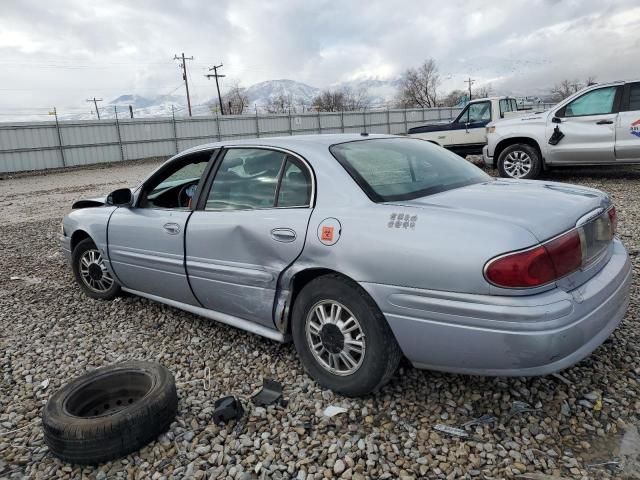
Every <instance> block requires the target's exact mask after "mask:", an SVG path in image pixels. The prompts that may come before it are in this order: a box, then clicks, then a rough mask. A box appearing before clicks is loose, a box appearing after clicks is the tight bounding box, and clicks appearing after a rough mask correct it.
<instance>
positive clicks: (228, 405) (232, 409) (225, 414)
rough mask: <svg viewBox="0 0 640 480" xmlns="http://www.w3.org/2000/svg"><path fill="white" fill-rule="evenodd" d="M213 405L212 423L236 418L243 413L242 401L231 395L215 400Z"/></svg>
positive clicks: (240, 416)
mask: <svg viewBox="0 0 640 480" xmlns="http://www.w3.org/2000/svg"><path fill="white" fill-rule="evenodd" d="M213 407H214V410H213V423H216V424H218V423H226V422H228V421H229V420H238V419H240V418H242V416H243V415H244V408H242V403H241V402H240V400H238V399H237V398H236V397H234V396H233V395H230V396H228V397H223V398H220V399H218V400H216V402H215V403H214V404H213Z"/></svg>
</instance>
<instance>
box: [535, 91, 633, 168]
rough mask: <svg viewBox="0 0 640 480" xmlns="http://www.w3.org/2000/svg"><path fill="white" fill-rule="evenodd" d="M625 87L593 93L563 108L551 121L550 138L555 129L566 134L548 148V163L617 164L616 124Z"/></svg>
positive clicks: (548, 129) (548, 125) (587, 93)
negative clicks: (622, 89)
mask: <svg viewBox="0 0 640 480" xmlns="http://www.w3.org/2000/svg"><path fill="white" fill-rule="evenodd" d="M621 93H622V91H621V87H618V86H609V87H602V88H597V89H595V90H590V91H588V92H586V93H584V94H583V95H581V96H579V97H578V98H576V99H574V100H572V101H571V102H570V103H568V104H566V105H565V106H563V107H561V108H560V109H559V110H557V111H556V112H555V115H553V116H552V117H551V118H550V119H549V123H548V124H547V127H546V137H547V138H551V136H552V135H553V133H554V130H555V128H556V127H557V128H558V130H559V131H560V132H561V133H562V134H564V137H562V138H561V139H560V141H559V142H558V143H557V144H556V145H551V144H549V145H547V148H548V150H547V155H546V160H547V163H553V164H562V163H564V164H570V163H580V164H583V163H609V162H614V161H615V153H614V151H615V138H616V121H617V117H618V104H619V101H620V97H621Z"/></svg>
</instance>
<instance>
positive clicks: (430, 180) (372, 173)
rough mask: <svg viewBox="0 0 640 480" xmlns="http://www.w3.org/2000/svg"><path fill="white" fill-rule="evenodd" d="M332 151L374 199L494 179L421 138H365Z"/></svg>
mask: <svg viewBox="0 0 640 480" xmlns="http://www.w3.org/2000/svg"><path fill="white" fill-rule="evenodd" d="M330 151H331V153H332V154H333V156H334V157H335V158H336V159H337V160H338V161H339V162H340V164H341V165H342V166H343V167H344V168H345V169H346V170H347V172H349V174H350V175H351V176H352V177H353V179H354V180H355V181H356V183H358V185H359V186H360V188H362V189H363V190H364V192H365V193H366V194H367V195H368V196H369V198H370V199H371V200H373V201H374V202H389V201H396V200H410V199H413V198H418V197H424V196H426V195H430V194H433V193H438V192H443V191H445V190H451V189H454V188H458V187H463V186H465V185H471V184H474V183H480V182H486V181H488V180H490V177H489V176H488V175H487V174H486V173H484V172H483V171H482V170H480V169H479V168H477V167H475V166H473V165H472V164H471V163H469V162H467V161H466V160H465V159H463V158H462V157H459V156H458V155H456V154H454V153H451V152H449V151H448V150H445V149H444V148H441V147H438V146H436V145H433V144H432V143H429V142H426V141H423V140H418V139H412V138H381V139H370V140H361V141H355V142H347V143H340V144H337V145H333V146H332V147H331V148H330Z"/></svg>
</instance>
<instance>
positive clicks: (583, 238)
mask: <svg viewBox="0 0 640 480" xmlns="http://www.w3.org/2000/svg"><path fill="white" fill-rule="evenodd" d="M616 225H617V215H616V209H615V208H614V207H611V208H610V209H609V210H607V211H606V212H605V213H602V214H600V215H599V216H598V217H596V218H595V219H593V220H591V221H590V222H589V223H586V224H584V225H581V226H579V227H578V228H575V229H573V230H571V231H570V232H567V233H565V234H564V235H561V236H559V237H557V238H554V239H553V240H550V241H548V242H546V243H543V244H542V245H539V246H537V247H534V248H531V249H529V250H525V251H520V252H514V253H508V254H506V255H502V256H499V257H496V258H494V259H493V260H489V262H488V263H487V264H486V266H485V269H484V275H485V277H486V279H487V280H488V281H489V282H491V283H493V284H494V285H496V286H499V287H506V288H528V287H537V286H539V285H544V284H545V283H549V282H552V281H554V280H557V279H559V278H562V277H564V276H565V275H568V274H570V273H571V272H574V271H576V270H578V269H579V268H580V267H582V266H583V265H588V264H589V263H591V262H592V261H595V259H596V258H599V256H600V255H602V254H603V252H604V251H605V250H606V246H607V245H608V244H609V243H610V242H611V240H612V239H613V236H614V235H615V231H616Z"/></svg>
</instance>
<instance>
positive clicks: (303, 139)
mask: <svg viewBox="0 0 640 480" xmlns="http://www.w3.org/2000/svg"><path fill="white" fill-rule="evenodd" d="M398 137H399V136H398V135H383V134H375V133H366V134H365V133H332V134H315V135H287V136H283V137H261V138H242V139H229V140H224V141H220V142H213V143H206V144H203V145H198V146H196V147H192V148H189V149H188V150H184V151H182V152H180V153H179V154H178V155H179V156H182V155H186V154H190V153H195V152H199V151H202V150H211V149H214V148H221V147H251V146H255V147H276V148H284V149H286V150H292V151H294V152H295V151H296V149H297V148H305V149H310V148H311V149H322V150H327V149H328V148H329V147H330V146H331V145H335V144H337V143H345V142H353V141H357V140H367V139H372V138H398Z"/></svg>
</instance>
